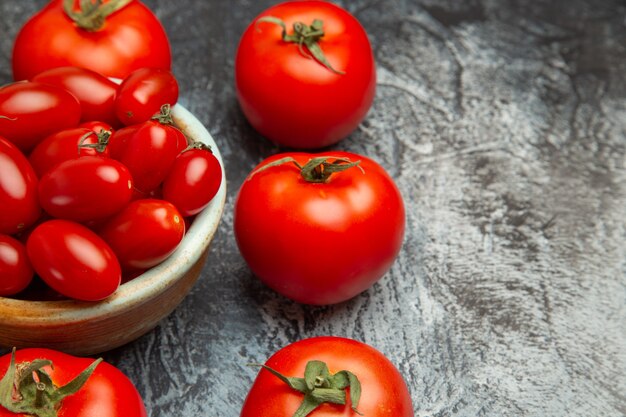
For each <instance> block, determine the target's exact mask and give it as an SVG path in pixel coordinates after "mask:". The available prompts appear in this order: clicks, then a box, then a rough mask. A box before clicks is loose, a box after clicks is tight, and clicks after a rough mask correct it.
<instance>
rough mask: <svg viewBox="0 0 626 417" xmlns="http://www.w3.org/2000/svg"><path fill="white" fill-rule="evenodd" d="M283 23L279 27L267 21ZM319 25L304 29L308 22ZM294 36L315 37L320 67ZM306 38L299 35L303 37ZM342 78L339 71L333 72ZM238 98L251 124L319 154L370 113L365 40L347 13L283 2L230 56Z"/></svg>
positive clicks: (325, 5) (370, 63)
mask: <svg viewBox="0 0 626 417" xmlns="http://www.w3.org/2000/svg"><path fill="white" fill-rule="evenodd" d="M270 16H271V17H273V18H277V19H280V20H282V21H283V23H284V24H285V27H286V29H287V34H288V36H290V37H291V41H284V40H282V39H283V36H282V34H283V28H282V27H281V26H280V25H279V24H277V22H275V21H274V22H270V21H263V20H262V19H264V18H267V17H270ZM316 20H317V21H319V22H317V23H315V24H316V25H319V27H317V26H316V27H311V25H313V24H314V22H316ZM294 24H301V25H300V26H299V28H300V32H302V33H303V34H305V35H306V34H308V33H311V32H316V33H320V32H323V36H321V37H318V38H319V39H318V41H317V45H318V46H317V48H319V49H321V51H322V53H323V55H324V57H325V59H326V62H327V64H328V66H327V65H325V64H324V63H323V62H322V60H320V59H314V58H313V55H312V53H311V49H313V50H314V49H316V47H315V46H312V47H311V49H309V48H307V47H306V45H307V44H306V43H305V42H304V39H307V42H308V41H310V40H314V39H315V37H314V36H313V37H311V36H307V37H302V39H303V42H302V43H300V42H298V39H296V38H297V36H295V35H294V33H295V32H294V29H293V26H294ZM305 32H306V33H305ZM339 72H341V73H339ZM235 81H236V87H237V98H238V99H239V103H240V105H241V109H242V110H243V113H244V114H245V115H246V117H247V118H248V121H249V122H250V124H251V125H252V126H253V127H254V128H255V129H256V130H257V131H259V132H260V133H261V134H262V135H264V136H266V137H267V138H268V139H270V140H272V141H274V142H276V143H278V144H281V145H286V146H290V147H293V148H300V149H310V148H320V147H324V146H328V145H331V144H333V143H335V142H338V141H339V140H340V139H342V138H344V137H345V136H347V135H348V134H349V133H350V132H352V131H353V130H354V129H355V128H356V127H357V126H358V124H359V123H360V122H361V120H363V118H364V117H365V115H366V114H367V111H368V110H369V108H370V106H371V104H372V101H373V98H374V91H375V86H376V71H375V64H374V57H373V53H372V49H371V47H370V43H369V40H368V39H367V34H366V33H365V31H364V30H363V27H362V26H361V25H360V24H359V22H358V21H357V20H356V19H355V18H354V17H353V16H352V15H351V14H349V13H348V12H347V11H346V10H344V9H342V8H340V7H339V6H336V5H334V4H332V3H330V2H325V1H289V2H285V3H281V4H278V5H276V6H274V7H271V8H269V9H267V10H265V11H264V12H263V13H261V14H260V15H259V16H258V17H257V18H256V19H255V20H254V21H253V22H252V23H251V24H250V26H248V28H247V29H246V31H245V32H244V34H243V36H242V38H241V40H240V42H239V47H238V49H237V55H236V58H235Z"/></svg>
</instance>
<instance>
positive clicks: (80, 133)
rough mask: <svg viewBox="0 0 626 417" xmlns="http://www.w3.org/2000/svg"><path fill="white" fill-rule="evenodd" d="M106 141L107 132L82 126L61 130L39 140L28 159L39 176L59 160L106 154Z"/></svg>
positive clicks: (59, 161) (58, 162) (107, 151)
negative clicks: (100, 132)
mask: <svg viewBox="0 0 626 417" xmlns="http://www.w3.org/2000/svg"><path fill="white" fill-rule="evenodd" d="M107 141H108V134H100V135H98V134H96V133H94V131H93V130H91V129H88V128H84V127H75V128H72V129H67V130H61V131H60V132H57V133H54V134H52V135H50V136H48V137H47V138H45V139H44V140H43V141H41V142H39V144H38V145H37V146H35V149H33V151H32V152H31V153H30V155H29V157H28V160H29V161H30V163H31V165H32V166H33V169H34V170H35V172H36V173H37V176H38V177H39V178H41V177H42V176H43V175H44V174H45V173H46V172H48V171H50V169H52V168H54V167H55V166H56V165H58V164H60V163H61V162H65V161H68V160H70V159H76V158H78V157H79V156H103V157H105V156H107V155H108V153H109V150H108V148H107V146H106V142H107Z"/></svg>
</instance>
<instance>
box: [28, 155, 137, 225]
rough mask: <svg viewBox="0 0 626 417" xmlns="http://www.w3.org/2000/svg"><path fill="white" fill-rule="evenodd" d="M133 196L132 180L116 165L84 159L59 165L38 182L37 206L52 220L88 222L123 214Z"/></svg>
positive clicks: (93, 159)
mask: <svg viewBox="0 0 626 417" xmlns="http://www.w3.org/2000/svg"><path fill="white" fill-rule="evenodd" d="M132 195H133V180H132V177H131V174H130V172H129V171H128V169H127V168H126V167H125V166H124V165H123V164H121V163H120V162H118V161H115V160H113V159H108V158H100V157H97V156H83V157H80V158H76V159H71V160H68V161H65V162H62V163H60V164H59V165H57V166H55V167H54V168H52V169H51V170H50V171H48V172H47V173H46V174H45V175H44V176H43V177H41V180H40V181H39V202H40V203H41V207H42V208H43V209H44V210H45V211H46V212H47V213H48V214H50V215H51V216H53V217H56V218H59V219H66V220H73V221H75V222H88V221H93V220H100V219H105V218H107V217H109V216H112V215H114V214H115V213H117V212H119V211H120V210H122V209H123V208H124V207H125V206H126V205H127V204H128V203H129V202H130V199H131V197H132Z"/></svg>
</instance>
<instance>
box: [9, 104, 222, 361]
mask: <svg viewBox="0 0 626 417" xmlns="http://www.w3.org/2000/svg"><path fill="white" fill-rule="evenodd" d="M172 116H173V117H174V121H175V122H176V125H177V126H178V127H179V128H180V129H181V130H183V131H184V132H185V134H186V135H187V136H189V137H191V138H193V139H194V140H198V141H202V142H204V143H206V144H208V145H209V146H211V149H212V151H213V153H214V154H215V156H216V157H217V158H218V160H219V161H220V163H221V164H222V185H221V187H220V189H219V191H218V193H217V195H216V196H215V198H214V199H213V200H212V201H211V203H210V204H209V206H208V207H206V208H205V209H204V210H203V211H202V212H200V213H199V214H198V215H197V216H196V218H195V220H194V221H193V223H192V225H191V227H189V230H188V231H187V234H186V235H185V237H184V239H183V241H182V242H181V244H180V246H179V247H178V248H177V250H176V252H174V253H173V254H172V255H171V256H170V257H169V258H168V259H167V260H166V261H164V262H163V263H161V264H159V265H157V266H155V267H153V268H152V269H150V270H148V271H146V272H145V273H143V274H142V275H140V276H138V277H137V278H135V279H133V280H131V281H129V282H127V283H125V284H122V285H121V286H120V287H119V288H118V290H117V291H116V292H115V293H114V294H113V295H112V296H110V297H108V298H107V299H105V300H103V301H100V302H95V303H93V302H83V301H76V300H62V301H26V300H18V299H11V298H4V297H0V345H1V346H4V347H7V348H10V347H13V346H15V347H17V348H23V347H48V348H52V349H57V350H61V351H63V352H67V353H71V354H75V355H93V354H97V353H101V352H104V351H107V350H110V349H113V348H116V347H118V346H121V345H123V344H125V343H128V342H130V341H132V340H134V339H136V338H138V337H139V336H141V335H143V334H144V333H146V332H148V331H150V330H151V329H153V328H154V327H155V326H156V325H157V324H158V323H159V321H160V320H161V319H163V318H164V317H166V316H167V315H169V314H170V313H171V312H172V311H173V310H174V309H175V308H176V306H177V305H178V304H179V303H180V302H181V301H182V300H183V298H184V297H185V296H186V295H187V293H188V292H189V290H190V289H191V287H192V286H193V284H194V283H195V282H196V280H197V279H198V276H199V275H200V271H201V270H202V266H203V265H204V262H205V260H206V257H207V252H208V248H209V244H210V243H211V240H212V239H213V236H214V235H215V232H216V230H217V227H218V223H219V221H220V218H221V216H222V211H223V209H224V204H225V201H226V180H225V177H224V169H223V166H224V165H223V163H222V158H221V155H220V153H219V151H218V149H217V146H216V144H215V142H214V141H213V138H212V137H211V135H210V134H209V132H208V131H207V130H206V129H205V128H204V126H203V125H202V124H201V123H200V122H199V121H198V120H197V119H196V118H195V117H194V116H193V115H192V114H191V113H189V111H187V110H186V109H184V108H183V107H181V106H180V105H176V106H174V108H173V109H172Z"/></svg>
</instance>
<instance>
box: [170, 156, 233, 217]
mask: <svg viewBox="0 0 626 417" xmlns="http://www.w3.org/2000/svg"><path fill="white" fill-rule="evenodd" d="M221 184H222V167H221V166H220V163H219V161H218V160H217V158H216V157H215V155H213V153H211V151H210V150H208V149H202V148H201V149H190V150H187V151H184V152H182V153H181V154H180V155H178V156H177V157H176V160H175V161H174V165H173V166H172V168H171V169H170V171H169V173H168V174H167V177H166V178H165V181H164V182H163V198H164V199H165V200H167V201H169V202H170V203H172V204H174V205H175V206H176V208H177V209H178V210H179V211H180V213H181V214H182V215H183V216H185V217H187V216H192V215H194V214H197V213H199V212H200V211H202V209H204V208H205V207H206V206H207V205H208V204H209V203H210V202H211V200H212V199H213V197H215V194H217V191H218V190H219V188H220V185H221Z"/></svg>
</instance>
